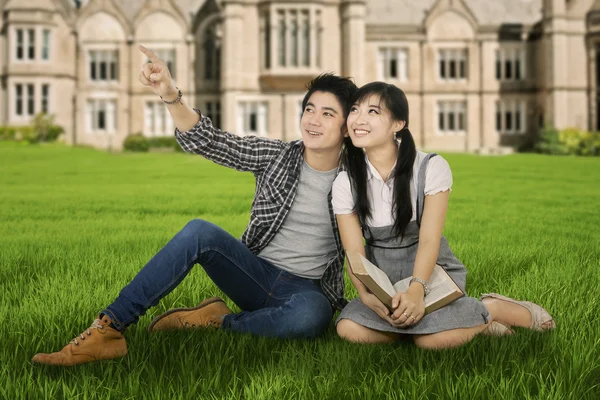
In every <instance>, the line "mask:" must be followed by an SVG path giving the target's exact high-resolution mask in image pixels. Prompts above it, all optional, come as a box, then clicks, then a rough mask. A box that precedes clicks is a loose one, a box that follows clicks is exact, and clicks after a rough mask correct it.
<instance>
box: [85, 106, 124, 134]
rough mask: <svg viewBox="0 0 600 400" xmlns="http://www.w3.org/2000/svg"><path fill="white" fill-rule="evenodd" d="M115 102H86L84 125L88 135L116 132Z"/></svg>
mask: <svg viewBox="0 0 600 400" xmlns="http://www.w3.org/2000/svg"><path fill="white" fill-rule="evenodd" d="M116 111H117V102H116V100H111V99H91V100H88V102H87V109H86V125H87V131H88V133H92V132H106V133H114V132H115V131H116V121H117V115H116Z"/></svg>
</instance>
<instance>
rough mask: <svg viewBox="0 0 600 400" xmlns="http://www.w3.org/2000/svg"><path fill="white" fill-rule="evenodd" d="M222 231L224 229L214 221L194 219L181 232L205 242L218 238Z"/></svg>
mask: <svg viewBox="0 0 600 400" xmlns="http://www.w3.org/2000/svg"><path fill="white" fill-rule="evenodd" d="M220 232H222V229H221V228H219V227H218V226H217V225H215V224H213V223H212V222H208V221H205V220H203V219H193V220H191V221H189V222H188V223H187V224H186V225H185V227H184V228H183V229H182V230H181V232H180V234H181V235H183V236H184V237H185V238H187V239H194V240H198V241H203V242H204V241H206V240H210V239H216V238H218V237H219V233H220ZM217 240H218V239H217Z"/></svg>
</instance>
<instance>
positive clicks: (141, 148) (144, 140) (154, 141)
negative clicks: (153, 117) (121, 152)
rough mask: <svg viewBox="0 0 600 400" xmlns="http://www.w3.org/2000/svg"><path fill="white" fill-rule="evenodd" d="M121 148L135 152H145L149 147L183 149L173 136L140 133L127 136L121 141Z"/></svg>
mask: <svg viewBox="0 0 600 400" xmlns="http://www.w3.org/2000/svg"><path fill="white" fill-rule="evenodd" d="M123 149H125V150H127V151H137V152H147V151H149V150H151V149H167V150H169V149H170V150H173V151H183V150H182V149H181V147H180V146H179V144H178V143H177V140H175V138H174V137H173V136H164V137H151V138H148V137H145V136H143V135H142V134H141V133H136V134H132V135H129V136H127V137H126V138H125V141H124V142H123Z"/></svg>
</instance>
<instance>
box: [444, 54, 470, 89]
mask: <svg viewBox="0 0 600 400" xmlns="http://www.w3.org/2000/svg"><path fill="white" fill-rule="evenodd" d="M438 65H439V73H438V75H439V78H440V79H441V80H444V81H453V80H461V79H467V73H468V72H467V50H465V49H443V50H440V51H439V53H438Z"/></svg>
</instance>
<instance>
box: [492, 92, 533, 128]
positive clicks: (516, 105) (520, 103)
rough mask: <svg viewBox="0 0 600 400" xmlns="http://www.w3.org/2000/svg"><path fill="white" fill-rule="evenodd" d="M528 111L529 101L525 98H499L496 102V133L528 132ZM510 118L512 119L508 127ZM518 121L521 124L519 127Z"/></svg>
mask: <svg viewBox="0 0 600 400" xmlns="http://www.w3.org/2000/svg"><path fill="white" fill-rule="evenodd" d="M526 113H527V103H526V102H525V100H498V101H497V102H496V112H495V113H494V129H495V130H496V133H498V134H511V135H515V134H523V133H525V132H527V126H526V123H527V121H526ZM498 114H500V115H498ZM498 116H500V121H498ZM509 118H510V121H511V124H510V125H511V126H510V127H508V123H507V122H508V119H509ZM498 122H500V124H498ZM517 122H518V123H519V125H520V127H519V128H517ZM498 125H500V126H498Z"/></svg>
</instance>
